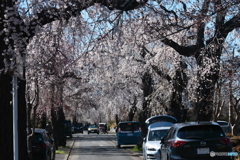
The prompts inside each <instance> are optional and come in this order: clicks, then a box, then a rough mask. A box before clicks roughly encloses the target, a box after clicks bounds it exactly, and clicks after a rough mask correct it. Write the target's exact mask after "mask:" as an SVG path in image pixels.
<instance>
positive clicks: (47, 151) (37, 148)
mask: <svg viewBox="0 0 240 160" xmlns="http://www.w3.org/2000/svg"><path fill="white" fill-rule="evenodd" d="M32 156H33V160H55V145H54V140H53V139H52V138H51V137H49V136H48V135H47V131H46V130H45V129H38V128H35V133H34V136H33V138H32Z"/></svg>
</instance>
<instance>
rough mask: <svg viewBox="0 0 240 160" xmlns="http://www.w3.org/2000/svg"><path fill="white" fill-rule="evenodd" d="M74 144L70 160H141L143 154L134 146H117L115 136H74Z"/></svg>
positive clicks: (85, 134)
mask: <svg viewBox="0 0 240 160" xmlns="http://www.w3.org/2000/svg"><path fill="white" fill-rule="evenodd" d="M73 139H74V144H73V148H72V150H71V152H70V156H69V157H68V160H140V159H142V158H141V157H140V155H141V153H140V152H138V153H134V152H132V148H133V146H122V147H121V148H120V149H119V148H117V147H116V146H115V134H96V133H93V134H89V135H88V134H87V132H84V134H74V135H73Z"/></svg>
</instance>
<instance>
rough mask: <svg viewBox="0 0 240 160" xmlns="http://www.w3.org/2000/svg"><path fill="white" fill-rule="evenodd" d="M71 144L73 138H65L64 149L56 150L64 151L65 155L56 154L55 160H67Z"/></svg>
mask: <svg viewBox="0 0 240 160" xmlns="http://www.w3.org/2000/svg"><path fill="white" fill-rule="evenodd" d="M73 144H74V139H73V138H67V144H66V147H64V148H58V150H60V151H64V152H66V154H56V156H55V160H68V157H69V153H70V152H71V150H72V147H73Z"/></svg>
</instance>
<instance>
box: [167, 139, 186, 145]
mask: <svg viewBox="0 0 240 160" xmlns="http://www.w3.org/2000/svg"><path fill="white" fill-rule="evenodd" d="M185 143H186V142H185V141H178V140H172V141H170V144H171V146H172V147H181V146H183V145H184V144H185Z"/></svg>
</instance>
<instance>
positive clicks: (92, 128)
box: [88, 125, 99, 134]
mask: <svg viewBox="0 0 240 160" xmlns="http://www.w3.org/2000/svg"><path fill="white" fill-rule="evenodd" d="M89 133H97V134H99V130H98V126H97V125H89V127H88V134H89Z"/></svg>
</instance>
